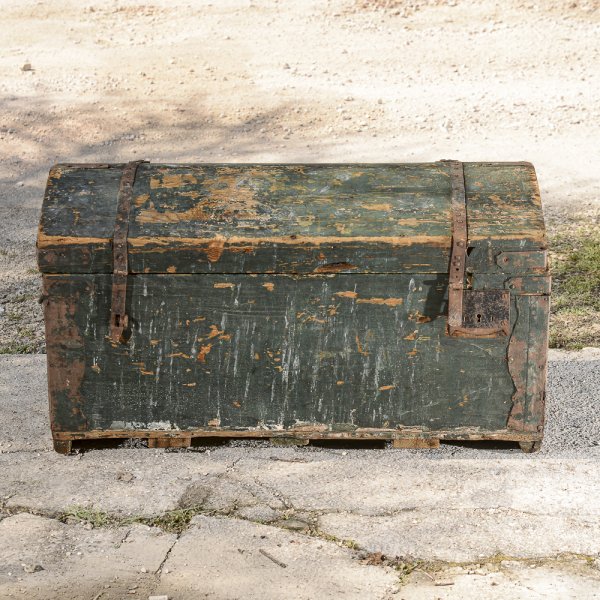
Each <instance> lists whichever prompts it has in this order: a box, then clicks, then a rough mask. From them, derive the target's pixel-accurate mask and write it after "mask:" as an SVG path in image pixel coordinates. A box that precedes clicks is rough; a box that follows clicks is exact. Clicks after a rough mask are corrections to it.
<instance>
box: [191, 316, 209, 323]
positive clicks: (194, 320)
mask: <svg viewBox="0 0 600 600" xmlns="http://www.w3.org/2000/svg"><path fill="white" fill-rule="evenodd" d="M200 321H206V317H196V318H195V319H192V323H199V322H200Z"/></svg>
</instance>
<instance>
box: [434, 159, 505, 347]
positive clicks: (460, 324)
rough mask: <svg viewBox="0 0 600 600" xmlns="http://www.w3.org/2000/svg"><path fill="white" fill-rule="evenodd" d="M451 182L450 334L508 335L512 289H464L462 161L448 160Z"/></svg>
mask: <svg viewBox="0 0 600 600" xmlns="http://www.w3.org/2000/svg"><path fill="white" fill-rule="evenodd" d="M442 162H443V163H445V164H447V165H449V167H450V181H451V184H452V249H451V252H450V271H449V278H448V334H449V335H451V336H456V337H496V336H500V335H508V333H509V328H510V292H509V291H505V290H484V291H475V290H468V289H465V271H466V262H467V246H468V230H467V198H466V191H465V174H464V168H463V164H462V163H461V162H460V161H457V160H445V161H442Z"/></svg>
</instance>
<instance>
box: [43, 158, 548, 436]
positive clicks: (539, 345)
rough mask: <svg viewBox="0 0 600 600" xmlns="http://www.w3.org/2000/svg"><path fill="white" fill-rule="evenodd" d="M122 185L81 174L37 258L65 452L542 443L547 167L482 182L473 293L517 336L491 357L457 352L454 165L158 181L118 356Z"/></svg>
mask: <svg viewBox="0 0 600 600" xmlns="http://www.w3.org/2000/svg"><path fill="white" fill-rule="evenodd" d="M121 171H122V168H121V167H119V166H113V167H111V168H97V169H86V168H74V167H66V166H62V167H57V168H55V169H54V170H53V171H52V174H51V177H50V179H49V184H48V189H47V193H46V197H45V200H44V207H43V212H42V219H41V223H40V235H39V239H38V246H39V252H38V258H39V264H40V268H41V270H42V271H43V272H44V273H45V275H44V290H45V291H44V297H45V301H44V303H45V314H46V328H47V351H48V366H49V380H50V403H51V413H52V419H51V420H52V427H53V430H54V433H55V436H60V435H63V434H64V435H71V434H73V435H74V434H75V433H77V432H79V433H78V435H79V434H81V435H86V434H87V433H90V434H93V433H94V432H96V433H98V432H102V431H108V432H110V431H115V432H123V431H128V430H129V431H139V430H143V431H148V432H150V431H157V430H173V431H178V430H188V431H193V430H198V429H207V430H208V431H210V430H214V431H217V430H220V431H222V430H234V431H235V430H237V431H244V432H247V431H257V432H263V433H264V431H273V432H279V434H281V433H283V432H284V431H286V430H289V429H294V428H296V429H297V428H298V427H299V426H303V425H306V426H308V427H312V428H313V431H315V432H316V431H317V428H321V429H318V431H320V432H322V431H323V429H322V427H326V428H327V429H328V430H329V431H332V432H340V431H348V432H351V431H353V430H355V429H356V428H369V429H371V428H372V429H373V431H374V430H378V431H384V433H385V432H397V433H398V434H401V433H402V432H407V434H409V435H414V432H415V431H421V432H423V433H424V434H425V435H430V436H433V437H436V436H437V437H444V438H448V437H453V436H454V437H456V438H463V437H465V436H466V437H486V436H487V435H491V434H494V435H496V434H498V433H500V434H502V436H503V437H505V438H511V436H514V439H539V438H540V437H541V431H542V426H543V418H544V414H543V402H544V378H545V364H546V337H545V335H546V333H545V332H546V331H547V321H548V305H547V300H548V294H549V291H550V287H549V277H548V275H547V271H546V269H547V267H546V253H545V237H544V227H543V219H542V213H541V205H540V199H539V193H538V189H537V183H536V181H535V173H534V171H533V168H532V167H531V166H530V165H527V164H522V163H467V164H465V179H466V190H467V201H468V202H467V212H468V232H469V246H468V257H467V279H466V281H465V285H466V286H468V287H470V288H472V289H475V290H498V289H505V290H509V291H510V297H511V322H510V326H511V327H510V335H508V336H498V337H492V338H468V337H451V336H449V335H448V334H447V329H446V320H447V288H448V274H447V273H448V263H449V251H450V243H451V233H452V231H451V229H452V227H451V221H450V180H449V176H448V167H447V165H445V164H443V163H430V164H416V165H181V166H167V165H142V166H141V167H140V169H139V172H138V177H137V179H136V184H135V193H134V204H133V207H132V211H131V219H130V233H129V266H130V270H131V273H132V274H131V276H130V277H129V282H128V291H127V314H128V315H129V319H130V324H131V327H130V338H129V340H128V343H126V344H115V343H113V342H111V341H110V339H109V319H110V298H111V284H112V277H111V275H110V272H111V271H112V268H113V267H112V250H111V237H112V231H113V227H114V218H115V209H116V197H117V189H118V184H119V178H120V174H121ZM301 435H305V436H306V435H310V434H309V433H307V432H306V431H304V433H303V434H301ZM374 435H375V434H374ZM385 435H390V434H388V433H385ZM523 436H525V437H523Z"/></svg>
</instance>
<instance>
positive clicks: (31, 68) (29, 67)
mask: <svg viewBox="0 0 600 600" xmlns="http://www.w3.org/2000/svg"><path fill="white" fill-rule="evenodd" d="M21 71H33V67H32V66H31V63H28V62H26V63H25V64H24V65H23V66H22V67H21Z"/></svg>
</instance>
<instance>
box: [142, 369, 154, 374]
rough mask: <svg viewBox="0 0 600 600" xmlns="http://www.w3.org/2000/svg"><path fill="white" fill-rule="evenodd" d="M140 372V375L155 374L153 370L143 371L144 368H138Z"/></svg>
mask: <svg viewBox="0 0 600 600" xmlns="http://www.w3.org/2000/svg"><path fill="white" fill-rule="evenodd" d="M140 373H141V374H142V375H155V373H154V371H145V370H144V369H140Z"/></svg>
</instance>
